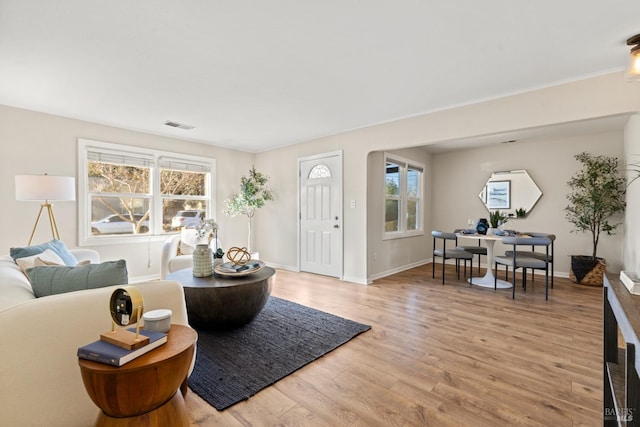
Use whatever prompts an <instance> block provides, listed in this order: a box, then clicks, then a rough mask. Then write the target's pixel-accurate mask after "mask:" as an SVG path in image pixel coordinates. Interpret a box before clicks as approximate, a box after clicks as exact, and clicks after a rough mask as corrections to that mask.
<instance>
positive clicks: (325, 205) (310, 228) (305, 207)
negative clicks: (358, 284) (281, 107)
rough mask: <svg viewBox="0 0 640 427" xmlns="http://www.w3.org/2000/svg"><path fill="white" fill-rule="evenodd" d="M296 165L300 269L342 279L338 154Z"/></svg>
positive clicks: (340, 160) (304, 161) (302, 160)
mask: <svg viewBox="0 0 640 427" xmlns="http://www.w3.org/2000/svg"><path fill="white" fill-rule="evenodd" d="M298 164H299V172H300V175H299V176H300V270H302V271H307V272H310V273H316V274H323V275H325V276H333V277H340V278H342V238H343V234H342V153H330V154H327V155H324V156H314V157H313V158H306V159H301V160H299V163H298Z"/></svg>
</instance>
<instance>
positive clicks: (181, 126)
mask: <svg viewBox="0 0 640 427" xmlns="http://www.w3.org/2000/svg"><path fill="white" fill-rule="evenodd" d="M164 124H165V125H167V126H171V127H172V128H178V129H184V130H191V129H195V128H196V127H195V126H191V125H185V124H184V123H178V122H174V121H171V120H167V121H166V122H164Z"/></svg>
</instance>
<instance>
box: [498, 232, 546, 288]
mask: <svg viewBox="0 0 640 427" xmlns="http://www.w3.org/2000/svg"><path fill="white" fill-rule="evenodd" d="M502 243H503V244H504V245H511V246H512V250H511V251H509V254H510V255H509V256H507V255H506V254H505V255H504V256H497V257H495V259H494V261H495V267H496V271H497V270H498V265H499V264H500V265H504V266H506V267H507V268H508V267H511V270H512V272H513V278H512V284H513V288H512V296H511V297H512V298H515V297H516V270H517V269H518V268H522V287H523V289H524V291H525V292H526V291H527V269H534V270H544V271H545V280H544V286H545V299H549V264H550V261H549V259H550V254H549V247H550V246H551V244H552V240H551V239H550V238H549V237H505V238H503V239H502ZM527 246H531V247H532V248H534V249H536V248H544V254H543V255H544V256H543V257H537V256H531V252H530V251H525V250H519V247H527ZM539 253H540V254H542V252H541V251H540V252H539ZM495 287H496V288H497V279H496V283H495Z"/></svg>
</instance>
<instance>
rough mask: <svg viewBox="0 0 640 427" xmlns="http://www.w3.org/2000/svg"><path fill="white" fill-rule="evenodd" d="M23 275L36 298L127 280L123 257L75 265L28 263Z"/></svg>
mask: <svg viewBox="0 0 640 427" xmlns="http://www.w3.org/2000/svg"><path fill="white" fill-rule="evenodd" d="M27 277H29V281H30V282H31V288H33V293H34V294H35V296H36V297H38V298H39V297H44V296H47V295H54V294H62V293H65V292H73V291H80V290H83V289H94V288H103V287H105V286H112V285H126V284H127V283H129V278H128V276H127V263H126V261H125V260H123V259H121V260H118V261H106V262H103V263H101V264H87V265H81V266H78V267H66V266H49V265H47V266H41V267H31V268H27Z"/></svg>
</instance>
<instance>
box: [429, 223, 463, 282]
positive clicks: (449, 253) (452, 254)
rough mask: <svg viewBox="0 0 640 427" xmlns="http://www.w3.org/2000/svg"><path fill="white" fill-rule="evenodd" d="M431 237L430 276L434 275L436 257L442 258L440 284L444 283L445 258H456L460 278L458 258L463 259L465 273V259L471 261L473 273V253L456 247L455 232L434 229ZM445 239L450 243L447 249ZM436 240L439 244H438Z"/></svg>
mask: <svg viewBox="0 0 640 427" xmlns="http://www.w3.org/2000/svg"><path fill="white" fill-rule="evenodd" d="M431 236H432V237H433V260H432V262H431V278H435V277H436V257H441V258H442V284H443V285H444V269H445V261H446V260H447V259H455V260H456V271H457V273H458V279H460V260H464V274H465V277H466V275H467V261H471V272H472V273H473V254H472V253H471V252H467V251H465V250H462V249H458V248H457V245H458V236H456V234H455V233H447V232H444V231H439V230H434V231H432V232H431ZM447 241H448V242H449V243H450V244H451V249H447ZM438 242H439V243H440V244H438Z"/></svg>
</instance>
